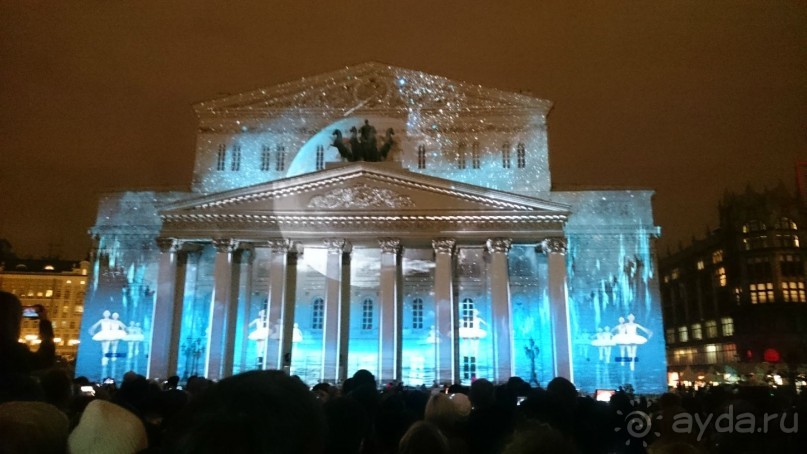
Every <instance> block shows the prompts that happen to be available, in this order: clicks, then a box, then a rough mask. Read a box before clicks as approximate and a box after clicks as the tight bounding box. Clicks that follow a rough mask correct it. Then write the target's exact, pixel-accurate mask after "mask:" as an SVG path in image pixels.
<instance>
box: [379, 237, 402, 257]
mask: <svg viewBox="0 0 807 454" xmlns="http://www.w3.org/2000/svg"><path fill="white" fill-rule="evenodd" d="M378 246H379V247H381V253H382V254H400V253H401V240H399V239H398V238H379V239H378Z"/></svg>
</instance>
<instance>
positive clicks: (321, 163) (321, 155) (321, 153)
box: [317, 145, 325, 170]
mask: <svg viewBox="0 0 807 454" xmlns="http://www.w3.org/2000/svg"><path fill="white" fill-rule="evenodd" d="M324 168H325V147H323V146H322V145H317V170H322V169H324Z"/></svg>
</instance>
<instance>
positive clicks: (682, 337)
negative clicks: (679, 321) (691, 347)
mask: <svg viewBox="0 0 807 454" xmlns="http://www.w3.org/2000/svg"><path fill="white" fill-rule="evenodd" d="M678 340H679V341H681V342H688V341H689V332H688V331H687V327H686V326H679V327H678Z"/></svg>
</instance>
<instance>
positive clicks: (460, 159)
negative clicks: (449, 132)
mask: <svg viewBox="0 0 807 454" xmlns="http://www.w3.org/2000/svg"><path fill="white" fill-rule="evenodd" d="M457 168H459V169H464V168H465V142H460V144H459V145H458V146H457Z"/></svg>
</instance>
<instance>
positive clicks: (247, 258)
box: [238, 244, 255, 371]
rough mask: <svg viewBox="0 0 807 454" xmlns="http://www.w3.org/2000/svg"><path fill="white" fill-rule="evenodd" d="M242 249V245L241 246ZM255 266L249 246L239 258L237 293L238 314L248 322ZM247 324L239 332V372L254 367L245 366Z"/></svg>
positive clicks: (253, 256) (253, 249)
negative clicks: (239, 283) (240, 302)
mask: <svg viewBox="0 0 807 454" xmlns="http://www.w3.org/2000/svg"><path fill="white" fill-rule="evenodd" d="M242 247H243V245H242ZM254 264H255V248H254V245H252V244H250V245H248V246H247V248H246V249H244V250H243V251H242V256H241V276H243V279H242V281H243V282H242V285H243V288H241V290H240V291H239V292H238V293H239V295H242V296H243V304H241V306H240V307H239V314H240V318H241V320H244V321H247V320H249V309H250V305H251V302H252V270H253V265H254ZM249 328H250V327H249V323H248V322H247V323H242V324H241V327H240V331H241V339H243V341H242V342H241V352H240V358H239V361H238V362H239V369H240V370H241V371H245V370H247V368H248V367H249V368H251V367H252V366H253V365H254V362H253V363H252V364H250V365H249V366H247V347H248V346H249V341H248V340H247V339H248V338H249Z"/></svg>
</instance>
